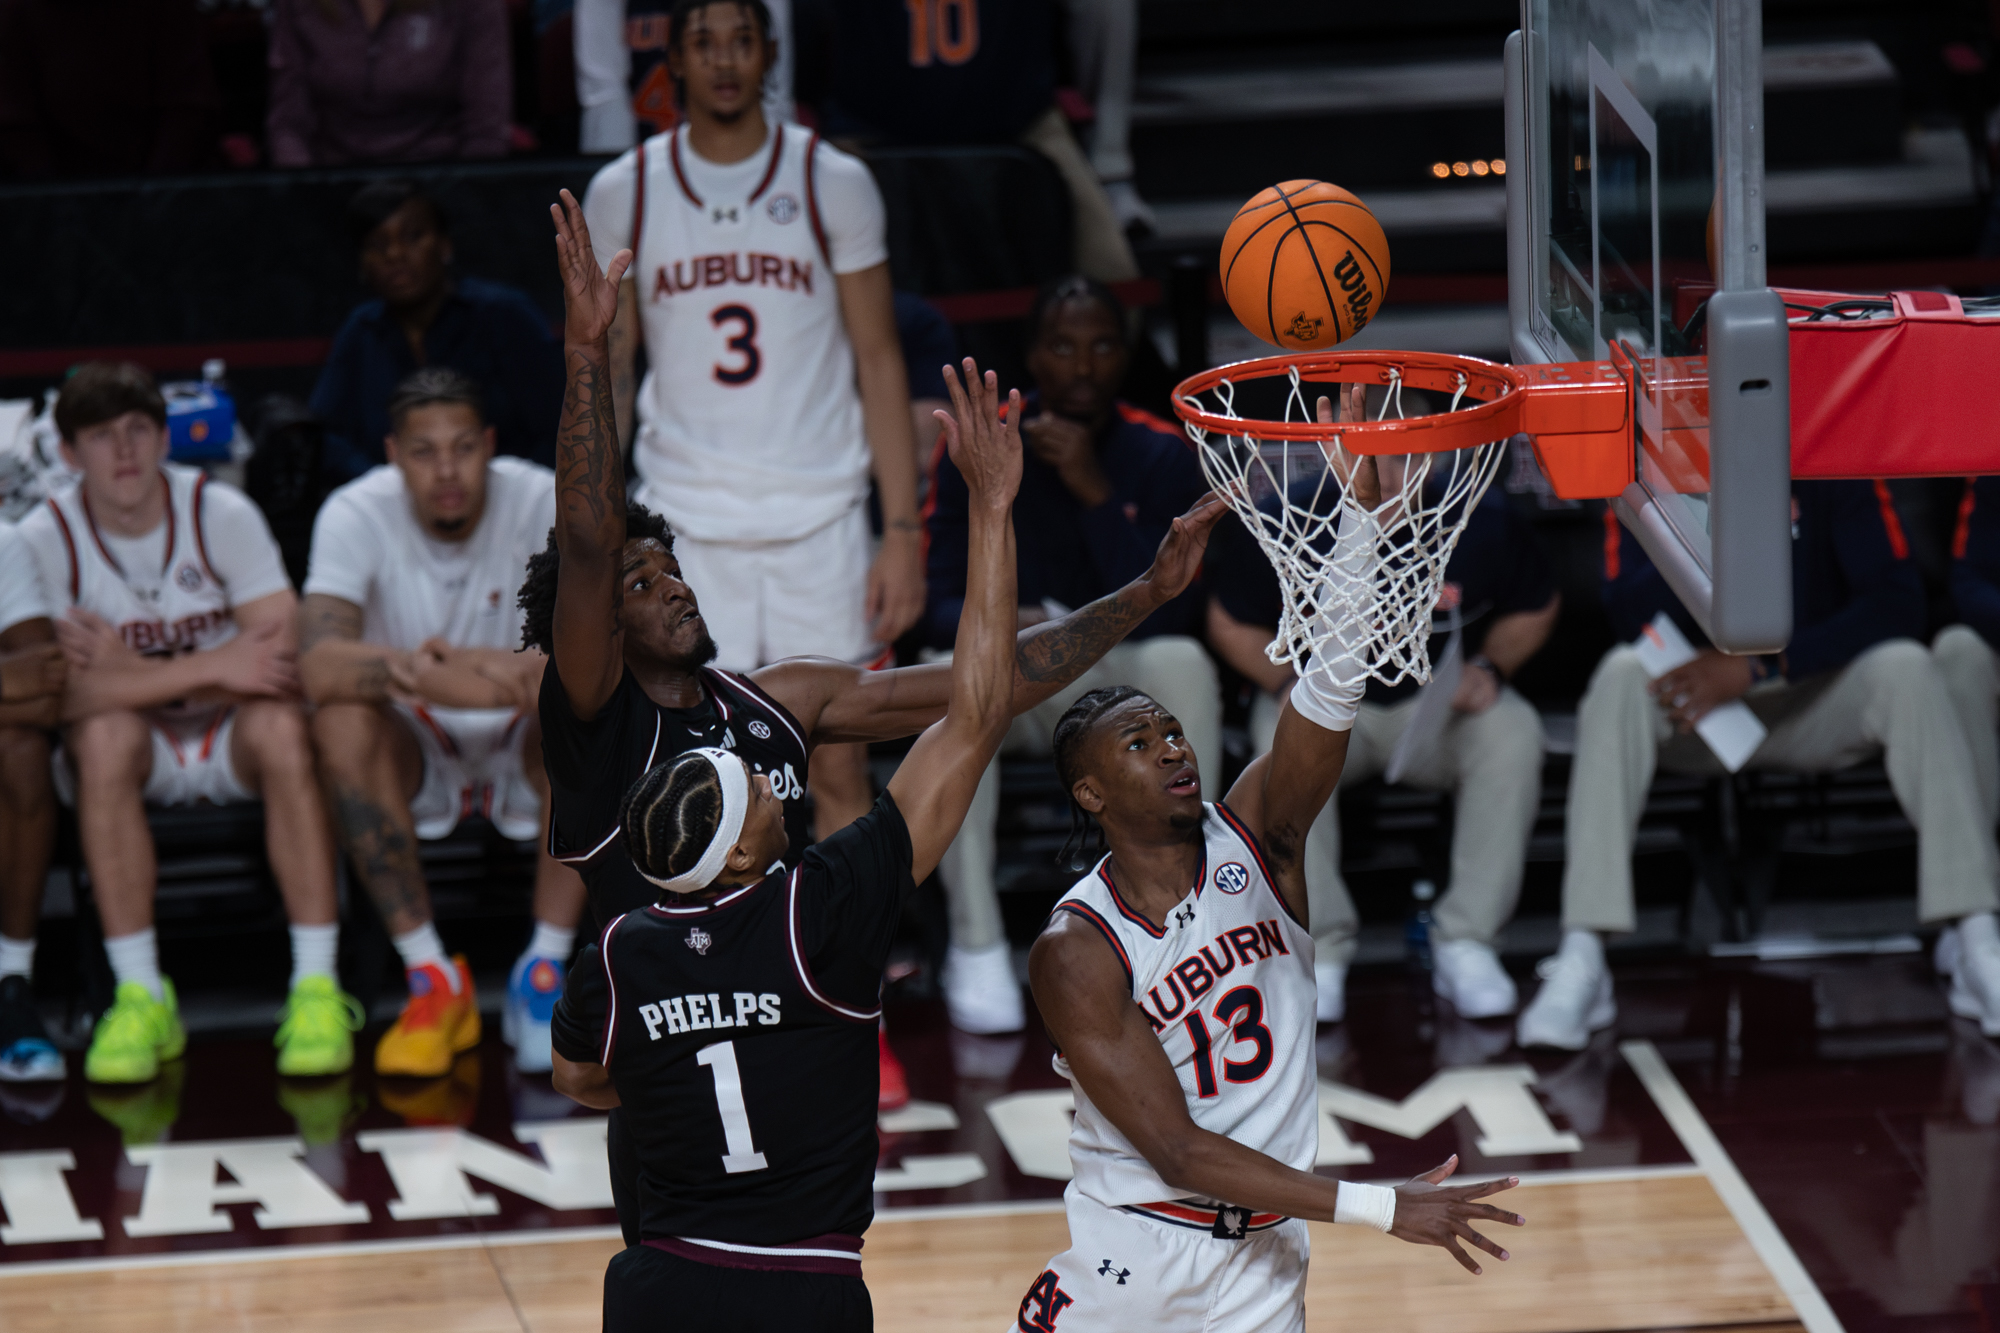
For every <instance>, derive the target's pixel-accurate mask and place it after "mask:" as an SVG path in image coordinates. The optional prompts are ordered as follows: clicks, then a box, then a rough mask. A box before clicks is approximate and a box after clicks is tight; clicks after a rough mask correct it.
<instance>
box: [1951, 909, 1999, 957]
mask: <svg viewBox="0 0 2000 1333" xmlns="http://www.w3.org/2000/svg"><path fill="white" fill-rule="evenodd" d="M1958 938H1959V947H1960V948H1961V949H1963V948H1964V947H1966V946H1967V945H1971V946H1973V947H1974V948H1977V947H1979V946H1980V945H1986V944H2000V917H1996V916H1995V915H1994V914H1993V913H1992V912H1970V913H1967V914H1966V915H1965V916H1962V917H1960V918H1959V919H1958Z"/></svg>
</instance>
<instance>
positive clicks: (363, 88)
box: [266, 0, 514, 167]
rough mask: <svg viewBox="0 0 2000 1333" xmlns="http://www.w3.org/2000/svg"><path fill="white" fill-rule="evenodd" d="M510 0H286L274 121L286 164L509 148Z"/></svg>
mask: <svg viewBox="0 0 2000 1333" xmlns="http://www.w3.org/2000/svg"><path fill="white" fill-rule="evenodd" d="M513 100H514V90H513V66H512V62H511V59H510V57H509V54H508V40H507V5H506V0H276V3H275V4H273V6H272V10H271V108H270V112H269V116H268V119H267V126H266V133H267V138H268V147H269V150H270V154H271V162H272V165H274V166H280V167H334V166H346V165H349V164H352V163H370V162H444V161H451V160H456V159H462V158H485V157H504V156H506V153H507V148H508V137H509V133H510V131H509V125H508V118H509V115H510V113H511V111H512V109H513Z"/></svg>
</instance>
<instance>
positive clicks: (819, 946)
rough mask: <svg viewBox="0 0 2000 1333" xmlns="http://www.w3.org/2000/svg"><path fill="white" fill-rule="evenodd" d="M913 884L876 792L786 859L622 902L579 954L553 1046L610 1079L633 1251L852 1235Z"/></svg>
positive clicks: (860, 1221) (865, 1206)
mask: <svg viewBox="0 0 2000 1333" xmlns="http://www.w3.org/2000/svg"><path fill="white" fill-rule="evenodd" d="M913 887H914V886H913V885H912V884H911V882H910V833H909V829H908V827H907V826H906V825H905V824H904V822H903V816H902V813H901V812H900V811H899V810H898V809H897V808H896V802H895V798H894V797H892V796H890V795H888V794H887V793H884V794H883V796H882V797H881V799H880V800H878V801H877V802H876V803H875V808H874V809H872V810H871V811H869V812H868V814H866V815H865V816H863V817H862V818H861V819H859V820H857V821H856V822H855V823H853V824H850V825H849V826H848V827H847V828H845V829H842V830H841V831H840V832H838V833H836V834H834V835H833V836H832V837H830V838H828V839H826V840H825V841H824V842H821V843H818V844H816V845H814V846H813V847H811V848H808V849H807V851H806V853H805V855H804V856H803V857H802V858H801V860H800V862H799V864H798V866H797V867H796V868H795V869H793V870H790V871H780V872H777V873H773V874H771V875H769V876H767V877H766V878H765V879H763V880H762V881H760V882H759V883H757V884H754V885H750V886H747V887H738V888H734V889H729V890H726V891H725V892H723V893H722V894H721V895H720V896H718V897H717V898H715V899H714V900H713V901H711V902H709V903H706V904H702V905H690V906H664V905H653V906H648V907H644V908H641V909H639V910H637V911H633V912H628V913H626V914H625V915H623V916H621V917H619V918H618V919H617V920H615V921H613V922H612V923H611V924H610V925H609V926H607V927H605V930H604V933H603V935H602V936H601V937H600V938H599V941H598V943H597V944H595V945H593V946H591V948H589V949H587V950H585V951H584V954H583V956H582V957H580V958H579V959H578V960H577V964H576V966H575V967H574V968H573V969H572V970H571V972H570V974H569V981H568V985H567V987H566V989H565V990H564V993H563V997H562V1000H561V1002H560V1003H559V1004H558V1005H557V1007H556V1014H555V1023H554V1039H555V1048H556V1050H557V1051H559V1052H561V1053H562V1055H563V1057H564V1058H565V1059H568V1060H572V1061H576V1062H578V1063H595V1064H602V1065H603V1066H604V1067H605V1068H606V1069H607V1070H609V1071H610V1074H611V1081H612V1084H613V1086H615V1087H616V1088H617V1090H618V1098H619V1103H620V1106H621V1115H622V1118H623V1123H624V1125H625V1128H626V1132H627V1133H628V1134H629V1135H630V1136H631V1138H632V1140H633V1144H634V1147H635V1148H636V1156H637V1158H638V1162H639V1182H638V1193H639V1210H640V1216H641V1223H640V1229H641V1234H642V1236H643V1238H644V1239H645V1240H646V1241H647V1242H649V1243H660V1242H662V1241H665V1242H668V1244H667V1245H662V1248H669V1247H671V1246H672V1245H675V1244H693V1243H694V1242H699V1241H712V1242H722V1243H725V1244H731V1245H737V1246H742V1245H751V1246H782V1245H791V1244H795V1243H797V1242H799V1241H802V1240H806V1239H814V1238H821V1239H824V1238H831V1237H848V1238H858V1237H859V1236H860V1235H861V1233H862V1232H863V1231H865V1230H866V1229H867V1227H868V1224H869V1222H870V1220H871V1219H872V1218H873V1216H874V1204H873V1193H872V1191H873V1188H874V1179H875V1159H876V1154H877V1140H876V1133H875V1114H876V1097H877V1095H878V1091H879V1088H878V1082H879V1079H878V1074H877V1064H876V1052H875V1041H876V1038H875V1033H876V1026H877V1022H878V1020H879V1018H880V1016H881V1012H882V1008H881V993H882V968H883V966H884V964H885V963H886V961H887V959H888V955H889V945H890V942H891V940H892V938H893V937H894V934H895V929H896V916H897V911H898V905H899V902H900V900H901V897H902V895H903V894H904V893H905V892H907V891H910V890H911V889H913ZM677 1252H681V1251H677ZM689 1257H702V1256H701V1255H699V1254H698V1253H690V1254H689Z"/></svg>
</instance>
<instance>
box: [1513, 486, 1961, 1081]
mask: <svg viewBox="0 0 2000 1333" xmlns="http://www.w3.org/2000/svg"><path fill="white" fill-rule="evenodd" d="M1792 514H1793V528H1792V531H1793V534H1794V535H1793V537H1792V640H1791V642H1790V643H1789V644H1788V645H1787V646H1786V648H1785V651H1784V652H1782V653H1776V654H1773V655H1771V656H1768V657H1730V656H1726V655H1724V654H1722V653H1719V652H1717V651H1715V650H1714V649H1712V648H1703V650H1702V651H1701V652H1700V653H1699V654H1697V655H1696V657H1695V658H1694V660H1692V661H1690V662H1688V663H1687V664H1686V665H1684V666H1680V667H1677V668H1675V669H1674V670H1672V671H1670V672H1668V673H1667V674H1666V675H1664V676H1662V677H1660V678H1659V679H1658V680H1657V681H1649V680H1648V678H1647V675H1646V670H1645V668H1644V667H1642V666H1641V665H1640V664H1639V655H1638V653H1636V652H1635V651H1633V650H1632V649H1631V648H1629V647H1619V648H1614V649H1612V650H1611V651H1610V652H1609V653H1607V654H1605V657H1604V660H1603V661H1602V662H1600V663H1598V666H1597V670H1596V672H1595V673H1594V674H1592V676H1591V678H1590V686H1589V688H1588V689H1587V690H1585V692H1584V696H1583V702H1582V704H1581V705H1580V707H1579V708H1578V710H1577V719H1576V723H1577V733H1576V759H1575V762H1574V764H1573V766H1572V767H1571V769H1570V784H1569V812H1568V820H1567V824H1568V832H1567V835H1566V837H1567V841H1568V852H1569V857H1568V862H1567V864H1566V865H1565V866H1564V867H1563V940H1562V946H1561V948H1560V950H1559V951H1558V952H1557V953H1556V954H1555V956H1554V957H1552V958H1549V959H1545V960H1544V961H1543V963H1542V964H1541V966H1540V968H1538V969H1537V970H1538V972H1539V973H1540V974H1541V976H1542V978H1543V981H1542V988H1541V991H1540V993H1538V994H1537V995H1536V996H1535V998H1534V1000H1533V1001H1532V1002H1531V1003H1530V1004H1529V1005H1528V1007H1527V1009H1526V1010H1524V1011H1523V1012H1522V1014H1521V1022H1520V1027H1519V1032H1518V1034H1517V1035H1518V1036H1519V1038H1520V1042H1521V1044H1522V1045H1523V1046H1553V1047H1557V1048H1559V1049H1563V1050H1581V1049H1582V1048H1583V1047H1584V1046H1586V1045H1587V1044H1589V1041H1590V1034H1591V1033H1592V1032H1593V1031H1595V1030H1597V1029H1599V1028H1604V1027H1608V1026H1610V1025H1611V1023H1612V1022H1613V1021H1615V1020H1616V1018H1617V1015H1618V1011H1617V1007H1616V1005H1615V1004H1614V1002H1613V1000H1612V993H1611V978H1610V975H1609V973H1608V972H1607V971H1606V969H1605V965H1604V946H1603V941H1602V936H1604V935H1607V934H1612V933H1616V932H1619V931H1629V930H1631V929H1632V928H1633V900H1632V839H1633V835H1634V833H1635V832H1636V831H1637V828H1638V823H1639V816H1640V814H1641V812H1642V811H1643V810H1644V809H1645V805H1646V790H1647V788H1648V786H1649V785H1650V784H1651V783H1652V779H1653V769H1654V766H1655V764H1656V763H1657V764H1659V765H1664V766H1665V767H1667V768H1668V769H1670V770H1671V771H1674V772H1677V773H1708V774H1716V773H1720V772H1722V767H1721V764H1720V763H1719V762H1718V761H1717V760H1716V758H1715V756H1714V755H1713V754H1712V753H1711V752H1710V751H1709V750H1708V748H1707V746H1706V745H1704V744H1703V743H1702V741H1701V740H1700V739H1699V738H1698V737H1696V736H1695V735H1693V734H1692V730H1691V729H1692V727H1693V726H1694V724H1695V723H1696V722H1697V721H1699V720H1700V719H1701V718H1702V717H1703V716H1704V715H1706V714H1707V713H1708V712H1709V710H1710V709H1713V708H1715V707H1717V706H1719V705H1721V704H1724V703H1728V702H1730V701H1731V700H1735V699H1741V700H1742V701H1743V702H1744V703H1745V704H1747V705H1748V706H1749V708H1750V710H1751V711H1752V712H1754V713H1755V714H1757V716H1758V718H1759V719H1760V720H1761V721H1762V722H1763V723H1764V725H1765V726H1766V727H1767V728H1769V729H1770V734H1769V735H1768V736H1767V737H1766V738H1765V740H1764V742H1763V744H1762V745H1760V746H1759V747H1758V748H1757V751H1756V753H1754V754H1753V755H1751V757H1750V765H1751V766H1752V767H1754V768H1772V769H1782V770H1789V771H1791V772H1796V773H1825V772H1830V771H1832V770H1834V769H1839V768H1844V767H1846V766H1847V765H1849V764H1855V763H1859V762H1861V761H1862V760H1864V759H1867V758H1869V757H1871V756H1873V755H1878V754H1879V755H1880V756H1881V757H1882V762H1883V765H1884V767H1886V768H1887V769H1888V771H1889V785H1890V786H1891V787H1892V788H1894V790H1895V793H1896V800H1897V801H1898V803H1900V804H1901V805H1902V807H1903V813H1904V814H1905V815H1907V816H1908V817H1909V820H1910V822H1911V823H1912V824H1914V825H1916V826H1917V911H1918V915H1919V916H1920V917H1921V918H1922V919H1923V920H1924V921H1925V922H1927V923H1935V924H1944V923H1948V922H1957V923H1959V932H1958V934H1959V938H1960V942H1961V944H1962V946H1963V947H1962V948H1961V950H1960V956H1959V959H1958V961H1957V966H1958V970H1959V974H1960V977H1961V982H1960V986H1959V989H1958V992H1957V993H1959V994H1960V995H1961V996H1962V997H1963V1000H1962V1003H1964V1004H1965V1005H1966V1007H1976V1008H1977V1009H1978V1011H1979V1015H1980V1017H1981V1021H1982V1023H1984V1024H1985V1025H1987V1026H1988V1028H1989V1030H1991V1029H1993V1028H1994V1027H2000V944H1996V942H1995V940H1994V934H1993V909H1994V906H1995V903H1996V897H1995V887H1996V885H1995V880H1996V876H2000V858H1996V854H1995V850H1994V843H1993V821H1992V820H1991V819H1989V818H1988V817H1987V816H1986V813H1985V808H1984V807H1983V806H1982V805H1981V796H1980V792H1979V786H1978V782H1977V780H1976V779H1975V778H1974V776H1973V761H1972V751H1971V748H1970V747H1969V746H1968V745H1967V744H1966V742H1965V736H1964V734H1963V731H1962V729H1961V726H1960V723H1959V719H1958V717H1957V715H1956V714H1955V713H1954V711H1953V709H1952V703H1951V698H1950V696H1949V694H1948V693H1947V691H1946V689H1945V684H1944V678H1943V677H1942V675H1940V673H1939V671H1938V668H1937V665H1936V664H1935V662H1934V661H1933V659H1932V656H1931V654H1930V653H1929V652H1927V651H1926V650H1925V649H1924V646H1923V645H1922V644H1921V643H1918V642H1916V641H1915V636H1917V635H1920V634H1922V633H1923V629H1924V591H1923V585H1922V583H1921V581H1920V580H1919V579H1918V576H1917V569H1916V566H1915V565H1914V564H1913V563H1912V562H1911V560H1910V558H1909V543H1908V541H1907V540H1906V538H1905V537H1904V534H1903V528H1902V524H1901V522H1900V521H1899V520H1898V518H1897V516H1896V510H1895V506H1894V505H1893V504H1892V503H1891V501H1890V498H1889V488H1888V487H1887V486H1886V485H1885V484H1883V483H1881V482H1868V481H1799V482H1794V483H1793V484H1792ZM1606 523H1607V524H1613V523H1615V520H1613V519H1611V518H1609V517H1607V519H1606ZM1604 552H1605V565H1606V568H1605V571H1604V572H1605V586H1606V599H1605V600H1606V606H1607V609H1608V610H1609V611H1610V613H1611V623H1612V627H1613V629H1614V630H1615V631H1616V632H1617V633H1618V635H1619V637H1620V638H1623V639H1626V640H1628V641H1629V640H1630V639H1633V638H1635V637H1637V636H1638V634H1639V632H1640V631H1641V629H1643V628H1644V627H1645V625H1646V624H1647V623H1648V622H1649V621H1651V620H1652V618H1653V617H1654V615H1655V614H1656V613H1658V612H1659V611H1662V610H1664V611H1667V612H1668V613H1669V614H1671V615H1672V616H1673V617H1674V619H1675V621H1676V622H1677V623H1678V624H1679V625H1680V627H1681V630H1682V632H1683V633H1685V634H1686V635H1687V636H1688V639H1689V641H1690V642H1692V643H1701V642H1702V639H1701V638H1700V631H1699V629H1698V628H1697V627H1696V626H1695V624H1694V622H1693V619H1692V617H1690V616H1689V615H1688V614H1687V612H1686V611H1685V610H1683V609H1682V607H1681V605H1680V603H1679V602H1678V601H1677V600H1676V599H1675V597H1674V595H1673V593H1672V592H1671V591H1669V590H1668V588H1667V586H1666V582H1665V580H1664V579H1662V578H1661V576H1660V573H1659V571H1658V570H1657V569H1656V568H1655V567H1654V566H1653V564H1652V562H1651V561H1649V560H1647V559H1646V557H1645V554H1644V552H1643V551H1642V550H1641V549H1640V547H1639V544H1638V542H1637V541H1635V540H1634V539H1633V537H1632V535H1631V534H1630V533H1629V532H1627V531H1625V530H1624V528H1623V527H1622V526H1617V527H1615V529H1614V530H1611V531H1608V532H1607V533H1606V538H1605V546H1604Z"/></svg>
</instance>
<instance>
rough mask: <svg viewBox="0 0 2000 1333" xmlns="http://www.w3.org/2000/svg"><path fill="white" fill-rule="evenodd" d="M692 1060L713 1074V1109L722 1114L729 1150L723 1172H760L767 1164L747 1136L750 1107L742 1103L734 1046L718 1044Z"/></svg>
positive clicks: (731, 1043)
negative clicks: (706, 1067)
mask: <svg viewBox="0 0 2000 1333" xmlns="http://www.w3.org/2000/svg"><path fill="white" fill-rule="evenodd" d="M694 1058H695V1062H696V1063H697V1064H704V1065H707V1066H708V1068H709V1072H710V1073H712V1074H714V1075H715V1109H716V1110H717V1111H718V1112H720V1113H721V1115H722V1141H723V1143H724V1144H726V1145H727V1146H728V1148H729V1151H728V1152H726V1153H724V1154H722V1169H723V1170H724V1171H727V1172H728V1173H729V1174H730V1175H732V1176H733V1175H735V1174H736V1173H738V1172H739V1171H762V1170H763V1169H764V1168H765V1167H766V1166H768V1165H769V1163H767V1162H766V1161H765V1160H764V1154H763V1153H760V1152H758V1151H757V1145H756V1143H755V1142H754V1141H753V1140H752V1139H751V1137H750V1108H749V1107H747V1106H745V1105H744V1104H743V1075H742V1072H741V1071H739V1070H738V1069H737V1067H736V1043H735V1042H733V1041H719V1042H717V1043H715V1045H713V1046H704V1047H702V1048H701V1049H700V1050H699V1051H697V1052H695V1057H694Z"/></svg>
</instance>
